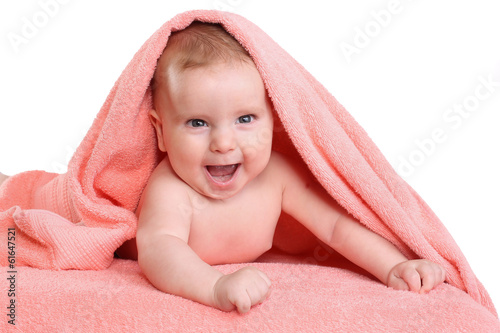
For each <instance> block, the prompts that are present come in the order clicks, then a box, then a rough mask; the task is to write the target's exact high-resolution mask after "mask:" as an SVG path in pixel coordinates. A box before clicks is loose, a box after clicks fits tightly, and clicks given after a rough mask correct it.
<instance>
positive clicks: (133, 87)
mask: <svg viewBox="0 0 500 333" xmlns="http://www.w3.org/2000/svg"><path fill="white" fill-rule="evenodd" d="M195 20H197V21H202V22H211V23H219V24H221V25H222V27H223V28H224V29H226V30H227V31H228V32H229V33H230V34H231V35H232V36H234V38H236V40H238V41H239V42H240V43H241V45H242V46H243V47H244V48H245V49H246V50H247V51H248V53H249V54H250V56H251V57H252V59H253V61H254V62H255V65H256V67H257V69H258V71H259V73H260V75H261V77H262V80H263V82H264V85H265V87H266V89H267V92H268V94H269V96H270V98H271V101H272V103H273V106H274V109H275V112H276V114H277V117H278V118H279V120H280V121H278V122H276V129H275V133H274V139H273V140H274V141H273V147H274V149H275V150H277V151H280V152H282V153H284V154H287V155H289V156H290V157H291V158H296V159H297V161H299V162H300V163H304V164H305V165H306V166H307V167H308V168H309V170H310V171H311V173H312V174H313V175H314V176H315V177H316V179H317V180H318V182H319V183H320V184H321V185H322V186H323V187H324V188H325V189H326V191H328V193H329V194H330V195H331V196H332V197H333V198H334V199H335V200H336V201H338V203H339V204H340V205H342V206H343V207H344V208H345V209H346V210H347V211H348V212H349V213H350V214H352V215H353V216H354V217H356V218H357V219H358V220H359V221H360V222H361V223H362V224H363V225H365V226H366V227H367V228H369V229H371V230H373V231H374V232H376V233H378V234H380V235H382V236H383V237H385V238H386V239H388V240H389V241H391V242H392V243H393V244H395V245H396V246H397V247H398V248H399V249H400V251H402V252H403V253H404V254H405V255H406V256H407V257H408V258H426V259H429V260H432V261H434V262H437V263H439V264H441V265H442V266H443V267H444V268H445V269H446V272H447V280H446V281H447V283H449V284H451V285H453V286H455V287H457V288H459V289H461V290H464V291H465V292H467V293H468V294H469V295H470V296H471V297H472V298H473V299H474V300H476V301H477V302H478V303H480V304H482V305H483V306H485V307H486V308H488V309H489V310H490V311H491V312H492V313H493V314H496V313H495V309H494V307H493V304H492V302H491V299H490V298H489V296H488V294H487V292H486V290H485V289H484V288H483V286H482V285H481V283H480V282H479V281H478V279H477V278H476V276H475V275H474V273H473V271H472V270H471V268H470V266H469V264H468V263H467V260H466V259H465V257H464V255H463V254H462V252H461V251H460V249H459V247H458V246H457V244H456V243H455V241H454V240H453V239H452V237H451V235H450V234H449V233H448V231H447V230H446V228H445V227H444V226H443V224H442V223H441V222H440V221H439V219H438V218H437V217H436V215H435V214H434V213H433V212H432V211H431V209H430V208H429V207H428V206H427V205H426V203H425V202H424V201H423V200H422V199H421V198H420V197H419V195H418V194H417V193H415V191H414V190H413V189H412V188H411V187H410V186H409V185H408V184H407V183H406V182H405V181H404V180H403V179H402V178H401V177H400V176H398V175H397V174H396V172H395V171H394V169H393V168H392V167H391V165H390V164H389V163H388V162H387V160H386V159H385V158H384V156H383V155H382V153H381V152H380V150H379V149H378V148H377V147H376V146H375V144H374V143H373V142H372V141H371V139H370V138H369V137H368V135H367V133H366V132H365V131H364V130H363V128H361V126H360V125H359V124H358V123H357V122H356V121H355V120H354V119H353V117H352V116H351V115H350V114H349V113H348V112H347V111H346V110H345V109H344V107H343V106H342V105H341V104H340V103H339V102H338V101H337V100H336V99H335V98H334V97H333V96H332V95H331V94H330V93H329V92H328V91H327V90H326V89H325V88H324V87H323V86H322V85H321V84H320V83H319V82H318V81H317V80H316V79H315V78H314V77H313V76H312V75H311V74H310V73H309V72H308V71H307V70H306V69H304V67H302V66H301V65H300V64H299V63H298V62H297V61H296V60H295V59H294V58H292V57H291V56H290V55H289V54H288V53H287V52H286V51H284V50H283V49H282V48H281V47H280V46H279V45H278V44H277V43H276V42H275V41H273V40H272V39H271V38H270V37H269V36H268V35H267V34H265V33H264V32H263V31H262V30H261V29H260V28H258V27H257V26H256V25H254V24H253V23H251V22H249V21H248V20H246V19H244V18H242V17H241V16H238V15H236V14H232V13H224V12H219V11H189V12H185V13H183V14H180V15H177V16H176V17H174V18H173V19H171V20H170V21H168V22H167V23H165V24H164V25H163V26H162V27H161V28H160V29H159V30H158V31H156V32H155V33H154V34H153V35H152V36H151V37H150V38H149V39H148V40H147V41H146V43H145V44H144V45H143V46H142V47H141V48H140V50H139V51H138V52H137V53H136V54H135V56H134V57H133V59H132V60H131V61H130V63H129V64H128V66H127V67H126V68H125V70H124V71H123V73H122V74H121V76H120V77H119V78H118V80H117V81H116V83H115V85H114V87H113V88H112V90H111V92H110V93H109V96H108V97H107V99H106V101H105V103H104V105H103V106H102V108H101V110H100V111H99V113H98V114H97V116H96V119H95V120H94V122H93V124H92V126H91V128H90V129H89V131H88V133H87V134H86V136H85V138H84V139H83V141H82V142H81V144H80V145H79V147H78V149H77V150H76V152H75V154H74V156H73V158H72V159H71V161H70V163H69V166H68V172H67V173H66V174H61V175H59V174H53V173H47V172H44V171H29V172H24V173H20V174H17V175H14V176H12V177H10V178H9V179H8V180H7V181H5V182H4V183H3V184H2V185H1V187H0V225H1V228H2V229H1V230H2V232H4V231H6V230H8V228H15V231H16V247H17V252H16V265H18V266H31V267H35V268H40V269H49V270H65V269H78V270H101V269H105V268H107V267H109V265H110V264H111V262H112V260H113V254H114V252H115V250H116V249H117V248H118V247H119V246H120V245H121V244H122V243H123V242H124V241H126V240H128V239H131V238H133V237H134V236H135V232H136V229H137V218H136V216H135V214H134V210H135V209H136V207H137V204H138V201H139V199H140V196H141V192H142V190H143V189H144V187H145V185H146V183H147V181H148V178H149V176H150V174H151V172H152V171H153V169H154V168H155V166H156V165H157V163H158V162H159V160H160V158H161V156H160V154H159V151H158V149H157V144H156V137H155V133H154V128H153V126H152V125H151V123H150V120H149V118H148V111H149V110H150V109H151V108H152V95H151V91H150V80H151V78H152V76H153V74H154V71H155V68H156V63H157V59H158V58H159V57H160V55H161V54H162V52H163V50H164V48H165V46H166V43H167V41H168V38H169V35H170V34H171V33H172V32H173V31H177V30H182V29H184V28H186V27H187V26H188V25H189V24H191V22H193V21H195ZM295 236H297V237H291V238H287V239H279V237H280V235H279V234H278V235H277V242H281V243H283V242H285V243H286V242H288V244H287V246H288V247H292V248H293V246H294V244H293V243H292V244H290V242H291V241H290V239H291V240H294V241H295V240H297V239H300V235H295ZM1 242H2V244H4V245H3V246H2V248H3V249H5V248H7V243H6V242H7V240H6V237H2V240H1ZM1 265H2V266H6V265H8V257H7V256H5V251H3V253H2V256H1Z"/></svg>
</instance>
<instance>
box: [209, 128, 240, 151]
mask: <svg viewBox="0 0 500 333" xmlns="http://www.w3.org/2000/svg"><path fill="white" fill-rule="evenodd" d="M235 147H236V140H235V136H234V133H233V131H232V130H230V129H219V130H217V131H214V132H213V133H212V137H211V140H210V150H211V151H212V152H216V153H220V154H224V153H227V152H230V151H232V150H234V149H235Z"/></svg>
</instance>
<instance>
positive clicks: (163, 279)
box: [136, 165, 222, 306]
mask: <svg viewBox="0 0 500 333" xmlns="http://www.w3.org/2000/svg"><path fill="white" fill-rule="evenodd" d="M162 168H164V165H160V166H159V167H158V169H157V170H156V171H155V173H153V175H152V176H151V179H150V181H149V184H148V186H147V187H146V189H145V191H144V194H143V197H142V199H141V204H140V207H139V210H138V214H139V225H138V229H137V235H136V238H137V250H138V262H139V265H140V267H141V269H142V271H143V272H144V274H145V275H146V276H147V278H148V279H149V281H150V282H151V283H152V284H153V285H154V286H155V287H156V288H158V289H160V290H162V291H164V292H167V293H171V294H175V295H179V296H182V297H185V298H189V299H192V300H195V301H197V302H200V303H202V304H206V305H210V306H213V305H214V304H213V296H212V295H213V292H212V290H213V287H214V285H215V283H216V282H217V280H218V279H219V278H220V277H221V276H222V274H221V273H220V272H218V271H217V270H215V269H214V268H212V267H211V266H210V265H208V264H206V263H205V262H204V261H202V260H201V259H200V258H199V257H198V256H197V255H196V253H195V252H194V251H193V250H192V249H191V248H190V247H189V246H188V244H187V241H188V237H189V227H190V220H189V218H190V216H189V211H188V208H189V200H188V198H186V196H185V195H184V196H183V192H184V194H185V191H183V190H182V188H179V186H178V185H177V184H176V183H175V179H173V178H172V176H171V175H168V174H167V173H165V172H164V171H166V169H164V170H162Z"/></svg>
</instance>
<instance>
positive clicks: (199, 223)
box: [188, 195, 281, 265]
mask: <svg viewBox="0 0 500 333" xmlns="http://www.w3.org/2000/svg"><path fill="white" fill-rule="evenodd" d="M200 204H201V205H200V207H199V208H200V209H199V210H198V211H197V212H194V214H193V219H192V222H191V229H190V234H189V241H188V243H189V245H190V246H191V248H192V249H193V250H194V251H195V252H196V253H197V254H198V256H200V258H201V259H203V260H204V261H205V262H207V263H209V264H212V265H213V264H222V263H234V262H249V261H253V260H255V259H256V258H257V257H259V256H260V255H261V254H263V253H264V252H266V251H267V250H269V249H270V248H271V246H272V242H273V236H274V231H275V228H276V223H277V221H278V218H279V216H280V214H281V197H276V196H275V197H273V196H270V195H264V196H263V195H260V196H259V198H258V199H256V200H242V201H236V202H232V203H231V204H227V205H223V204H221V205H208V204H207V205H206V206H205V207H203V205H202V203H200Z"/></svg>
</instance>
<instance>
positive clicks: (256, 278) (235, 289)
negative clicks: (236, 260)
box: [214, 266, 271, 313]
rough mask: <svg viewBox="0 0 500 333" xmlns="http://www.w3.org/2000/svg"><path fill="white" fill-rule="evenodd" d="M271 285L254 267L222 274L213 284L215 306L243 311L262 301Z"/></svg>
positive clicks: (267, 294)
mask: <svg viewBox="0 0 500 333" xmlns="http://www.w3.org/2000/svg"><path fill="white" fill-rule="evenodd" d="M269 287H271V280H269V278H268V277H267V275H266V274H264V273H263V272H262V271H260V270H258V269H257V268H255V267H251V266H250V267H244V268H242V269H240V270H238V271H236V272H234V273H232V274H228V275H224V276H222V277H221V278H219V280H218V281H217V283H216V284H215V286H214V301H215V306H216V307H217V308H219V309H221V310H222V311H232V310H233V309H234V308H235V307H236V309H237V310H238V312H240V313H245V312H248V311H249V310H250V308H251V307H252V306H253V305H255V304H259V303H262V302H263V301H264V300H265V299H266V298H267V296H269V292H270V289H269Z"/></svg>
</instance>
